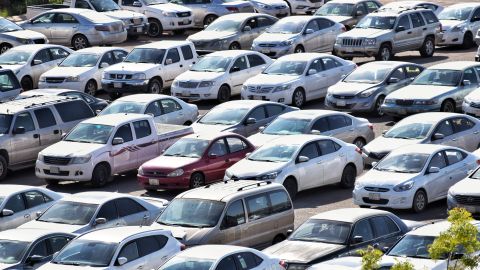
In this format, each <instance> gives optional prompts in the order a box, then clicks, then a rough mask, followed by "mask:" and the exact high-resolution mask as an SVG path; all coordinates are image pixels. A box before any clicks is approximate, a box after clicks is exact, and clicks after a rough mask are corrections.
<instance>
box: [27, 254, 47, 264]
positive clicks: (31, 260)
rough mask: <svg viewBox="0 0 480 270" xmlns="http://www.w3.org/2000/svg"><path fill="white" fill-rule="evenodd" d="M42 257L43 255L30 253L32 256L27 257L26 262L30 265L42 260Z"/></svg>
mask: <svg viewBox="0 0 480 270" xmlns="http://www.w3.org/2000/svg"><path fill="white" fill-rule="evenodd" d="M43 259H45V257H43V256H40V255H32V256H30V257H28V258H27V263H28V264H30V265H35V264H37V263H39V262H41V261H43Z"/></svg>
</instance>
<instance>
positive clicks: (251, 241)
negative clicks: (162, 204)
mask: <svg viewBox="0 0 480 270" xmlns="http://www.w3.org/2000/svg"><path fill="white" fill-rule="evenodd" d="M244 206H245V207H244ZM259 209H262V210H259ZM247 217H248V219H247ZM293 219H294V213H293V206H292V201H291V199H290V197H289V196H288V193H287V192H286V190H285V188H284V187H283V186H282V185H279V184H276V183H271V182H269V181H251V180H248V181H224V182H218V183H214V184H210V185H207V186H204V187H200V188H196V189H192V190H189V191H185V192H183V193H181V194H179V195H177V196H176V197H175V199H173V200H172V201H171V202H170V203H169V205H168V206H167V208H165V210H164V211H163V212H162V214H161V215H160V217H159V218H158V220H157V224H154V225H152V226H156V227H160V228H162V229H165V230H170V231H172V234H173V236H174V237H175V238H177V239H180V241H181V242H182V243H184V244H185V245H186V246H187V247H191V246H196V245H205V244H231V245H237V246H245V247H255V248H261V247H266V246H269V245H272V244H276V243H278V242H280V241H282V240H283V239H285V237H286V236H287V232H288V230H292V229H293ZM181 269H183V268H181ZM227 269H228V268H227Z"/></svg>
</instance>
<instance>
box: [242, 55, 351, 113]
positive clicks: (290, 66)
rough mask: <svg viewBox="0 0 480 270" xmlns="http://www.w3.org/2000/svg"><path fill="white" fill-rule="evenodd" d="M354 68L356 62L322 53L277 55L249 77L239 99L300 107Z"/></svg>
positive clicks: (321, 93)
mask: <svg viewBox="0 0 480 270" xmlns="http://www.w3.org/2000/svg"><path fill="white" fill-rule="evenodd" d="M356 67H357V65H356V64H355V63H353V62H352V61H348V60H343V59H341V58H339V57H336V56H333V55H330V54H323V53H298V54H290V55H286V56H283V57H280V58H279V59H277V60H276V61H275V62H273V63H272V64H271V65H270V66H268V67H267V68H266V69H265V70H264V71H263V72H262V74H259V75H257V76H255V77H253V78H250V79H248V80H247V81H246V82H245V83H244V84H243V87H242V94H241V95H242V99H260V100H270V101H275V102H279V103H284V104H293V105H294V106H295V107H302V106H303V105H304V104H305V102H307V101H309V100H313V99H318V98H322V97H325V96H326V94H327V89H328V87H330V86H332V85H334V84H336V83H337V82H338V81H340V79H341V78H342V76H344V75H346V74H348V73H350V72H351V71H352V70H354V69H355V68H356Z"/></svg>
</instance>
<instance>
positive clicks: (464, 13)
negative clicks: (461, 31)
mask: <svg viewBox="0 0 480 270" xmlns="http://www.w3.org/2000/svg"><path fill="white" fill-rule="evenodd" d="M472 10H473V7H461V8H456V7H451V8H446V9H444V10H443V11H442V12H440V14H438V19H439V20H455V21H465V20H466V19H468V18H469V17H470V13H472Z"/></svg>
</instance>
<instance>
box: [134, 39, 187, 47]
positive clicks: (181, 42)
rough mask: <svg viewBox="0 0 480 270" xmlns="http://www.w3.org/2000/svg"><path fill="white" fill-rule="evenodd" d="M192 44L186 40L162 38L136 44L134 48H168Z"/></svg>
mask: <svg viewBox="0 0 480 270" xmlns="http://www.w3.org/2000/svg"><path fill="white" fill-rule="evenodd" d="M190 44H192V43H191V42H190V41H188V40H162V41H156V42H151V43H147V44H143V45H139V46H136V47H135V48H148V49H170V48H173V47H178V46H183V45H190Z"/></svg>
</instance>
